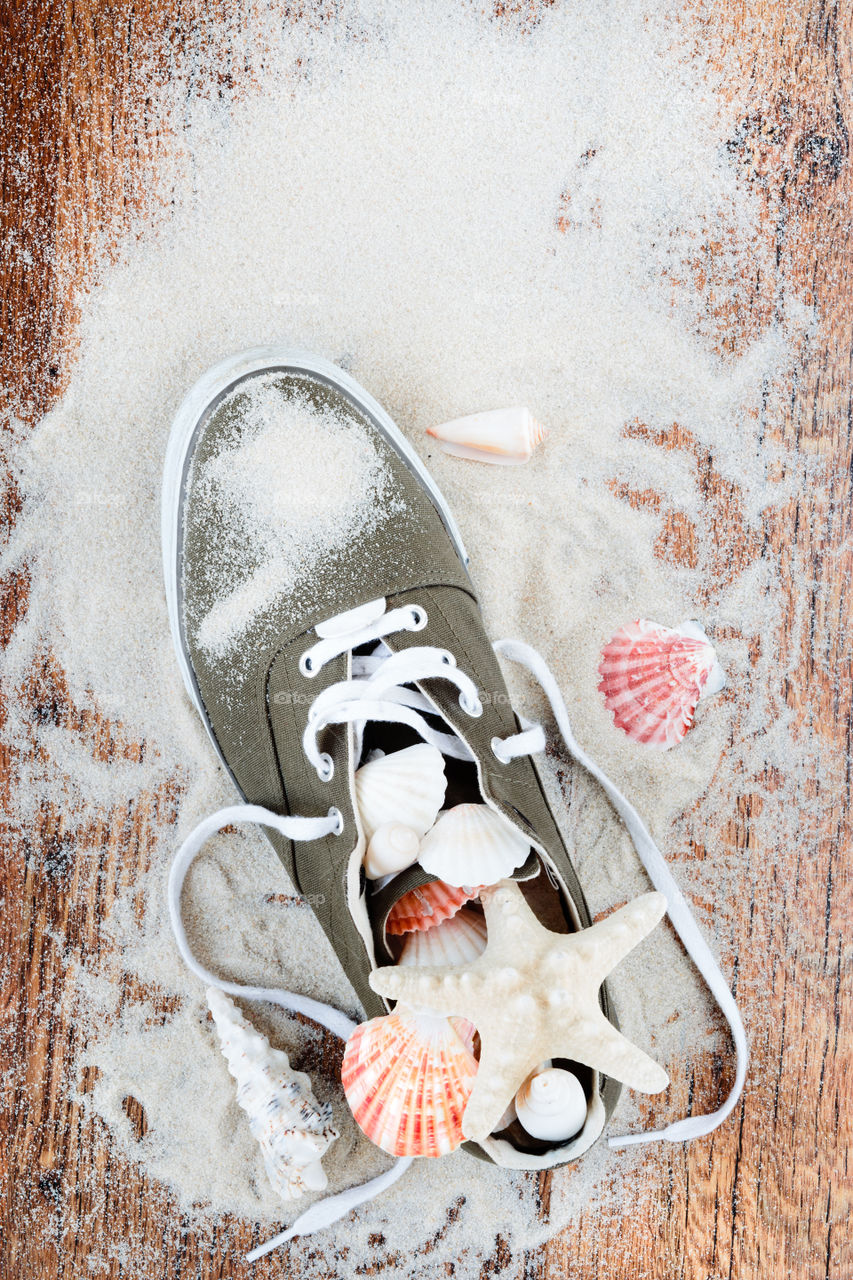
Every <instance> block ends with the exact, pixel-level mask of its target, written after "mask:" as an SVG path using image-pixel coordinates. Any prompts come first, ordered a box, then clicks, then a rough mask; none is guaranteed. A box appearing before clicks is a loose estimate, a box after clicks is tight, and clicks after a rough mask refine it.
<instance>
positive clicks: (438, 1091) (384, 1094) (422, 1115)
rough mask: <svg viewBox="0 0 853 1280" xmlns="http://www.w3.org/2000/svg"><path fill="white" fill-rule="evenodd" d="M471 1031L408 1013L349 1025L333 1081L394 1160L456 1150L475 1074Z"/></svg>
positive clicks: (451, 1021)
mask: <svg viewBox="0 0 853 1280" xmlns="http://www.w3.org/2000/svg"><path fill="white" fill-rule="evenodd" d="M472 1032H473V1028H472V1027H471V1024H470V1023H466V1022H465V1020H464V1019H462V1018H445V1017H443V1016H439V1015H435V1014H426V1013H414V1012H412V1011H410V1010H408V1009H406V1010H395V1011H394V1012H393V1013H389V1014H386V1015H385V1016H384V1017H381V1018H372V1019H371V1020H370V1021H369V1022H362V1023H361V1024H360V1025H359V1026H358V1027H356V1029H355V1031H353V1033H352V1035H351V1036H350V1038H349V1040H348V1041H347V1045H346V1049H345V1050H344V1059H343V1065H342V1067H341V1081H342V1083H343V1087H344V1093H345V1094H346V1098H347V1102H348V1103H349V1105H350V1109H351V1111H352V1113H353V1115H354V1116H355V1119H356V1121H357V1122H358V1125H359V1127H360V1128H361V1129H362V1130H363V1132H364V1133H365V1134H366V1135H367V1137H368V1138H370V1140H371V1142H375V1143H376V1145H377V1146H378V1147H381V1148H382V1150H383V1151H387V1152H388V1153H389V1155H394V1156H443V1155H447V1154H448V1153H449V1152H450V1151H455V1149H456V1148H457V1147H458V1146H460V1144H461V1143H462V1142H463V1140H464V1139H463V1134H462V1115H463V1112H464V1111H465V1107H466V1106H467V1104H468V1099H469V1097H470V1096H471V1090H472V1089H473V1087H474V1077H475V1076H476V1074H477V1060H476V1058H475V1057H474V1054H473V1053H472V1051H471V1042H472V1038H473V1037H472Z"/></svg>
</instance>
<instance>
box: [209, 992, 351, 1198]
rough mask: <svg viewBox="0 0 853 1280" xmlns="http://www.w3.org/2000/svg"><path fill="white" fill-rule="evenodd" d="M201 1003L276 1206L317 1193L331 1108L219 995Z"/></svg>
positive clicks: (331, 1131)
mask: <svg viewBox="0 0 853 1280" xmlns="http://www.w3.org/2000/svg"><path fill="white" fill-rule="evenodd" d="M207 1003H208V1006H209V1008H210V1012H211V1013H212V1014H213V1021H214V1023H215V1025H216V1031H217V1034H218V1036H219V1041H220V1046H221V1049H222V1053H223V1055H224V1057H225V1059H226V1061H227V1063H228V1070H229V1071H230V1072H231V1075H232V1076H233V1077H234V1080H235V1081H236V1083H237V1101H238V1103H239V1104H240V1106H241V1107H242V1108H243V1110H244V1111H245V1112H246V1115H247V1116H248V1117H249V1128H250V1129H251V1131H252V1134H253V1135H254V1137H255V1138H256V1139H257V1142H258V1144H259V1146H260V1148H261V1151H262V1153H263V1157H264V1166H265V1168H266V1171H267V1177H268V1178H269V1180H270V1184H271V1185H272V1188H273V1190H274V1191H276V1192H277V1193H278V1195H279V1196H281V1198H282V1200H295V1199H297V1198H298V1197H299V1196H301V1195H302V1194H303V1193H304V1192H305V1191H322V1190H323V1188H324V1187H325V1186H326V1181H327V1179H326V1172H325V1170H324V1169H323V1166H322V1164H321V1163H320V1162H321V1159H322V1157H323V1155H324V1154H325V1152H326V1150H327V1149H328V1148H329V1147H330V1146H331V1144H332V1143H333V1142H334V1140H335V1138H337V1136H338V1131H337V1129H335V1128H334V1127H333V1125H332V1123H331V1120H332V1109H331V1107H330V1106H329V1104H328V1103H320V1102H318V1101H317V1099H316V1098H315V1096H314V1091H313V1089H312V1088H311V1080H310V1077H309V1076H307V1075H306V1074H305V1073H304V1072H303V1071H294V1070H293V1069H292V1067H291V1065H290V1060H289V1059H288V1056H287V1054H286V1053H285V1052H284V1050H283V1049H274V1048H273V1047H272V1046H271V1045H270V1043H269V1041H268V1040H267V1038H266V1036H263V1035H261V1033H260V1031H258V1030H256V1028H255V1027H253V1026H252V1024H251V1023H250V1022H249V1021H248V1019H246V1018H244V1017H243V1015H242V1014H241V1012H240V1010H239V1009H238V1008H237V1006H236V1005H235V1004H234V1001H233V1000H230V999H229V998H228V996H226V995H225V993H224V992H222V991H218V990H216V989H215V988H213V987H210V988H209V989H208V991H207Z"/></svg>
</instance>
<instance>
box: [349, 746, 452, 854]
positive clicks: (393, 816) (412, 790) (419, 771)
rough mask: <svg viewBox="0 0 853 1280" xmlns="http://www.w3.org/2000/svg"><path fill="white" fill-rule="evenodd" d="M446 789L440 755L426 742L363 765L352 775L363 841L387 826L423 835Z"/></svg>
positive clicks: (432, 821) (429, 825) (433, 818)
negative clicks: (392, 824)
mask: <svg viewBox="0 0 853 1280" xmlns="http://www.w3.org/2000/svg"><path fill="white" fill-rule="evenodd" d="M446 785H447V784H446V782H445V779H444V759H443V757H442V754H441V752H440V751H439V750H438V749H437V747H433V746H431V745H430V744H429V743H428V742H419V743H418V744H417V746H414V747H406V748H404V750H403V751H392V752H391V754H390V755H387V756H382V757H381V758H380V759H378V760H370V761H369V762H368V763H367V764H363V765H362V766H361V768H360V769H359V770H358V771H357V772H356V775H355V795H356V801H357V803H358V811H359V814H360V815H361V823H362V826H363V827H364V834H365V837H366V838H367V840H368V841H370V840H372V839H373V835H374V833H375V832H376V830H377V829H378V828H379V827H384V826H385V825H386V824H387V823H389V822H401V823H404V824H405V825H406V826H407V827H412V828H413V830H414V831H416V832H417V834H418V836H422V835H425V834H426V832H427V831H428V830H429V829H430V827H431V826H432V824H433V823H434V822H435V819H436V817H437V815H438V811H439V809H440V808H441V806H442V804H443V803H444V792H445V787H446Z"/></svg>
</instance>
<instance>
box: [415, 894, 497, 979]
mask: <svg viewBox="0 0 853 1280" xmlns="http://www.w3.org/2000/svg"><path fill="white" fill-rule="evenodd" d="M485 949H486V921H485V918H484V917H483V916H481V915H480V914H479V912H477V911H472V910H471V909H470V907H462V909H461V910H460V911H458V912H457V913H456V915H455V916H451V917H450V918H449V919H448V920H443V921H442V922H441V924H437V925H436V926H435V928H434V929H419V930H417V931H415V932H413V933H410V934H409V935H408V937H407V938H406V943H405V946H404V947H403V950H402V951H401V953H400V959H399V960H398V961H397V963H398V964H421V965H423V964H442V965H456V964H469V963H470V962H471V961H472V960H476V959H477V956H479V955H482V953H483V952H484V951H485Z"/></svg>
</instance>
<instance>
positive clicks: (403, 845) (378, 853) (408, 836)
mask: <svg viewBox="0 0 853 1280" xmlns="http://www.w3.org/2000/svg"><path fill="white" fill-rule="evenodd" d="M420 847H421V842H420V838H419V836H418V833H417V831H415V830H414V829H413V828H412V827H407V826H406V825H405V824H404V823H402V822H386V823H385V825H384V826H382V827H377V828H376V830H375V831H374V833H373V835H372V836H371V838H370V844H369V845H368V846H367V852H366V853H365V855H364V871H365V875H366V876H367V878H368V880H381V878H382V877H383V876H392V875H395V874H396V873H397V872H398V871H405V870H406V868H407V867H411V866H412V865H413V864H414V863H415V862H417V860H418V850H419V849H420Z"/></svg>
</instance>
